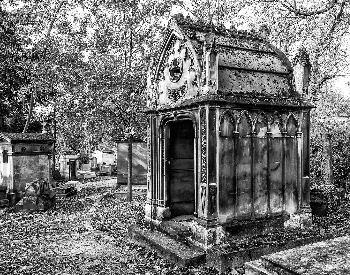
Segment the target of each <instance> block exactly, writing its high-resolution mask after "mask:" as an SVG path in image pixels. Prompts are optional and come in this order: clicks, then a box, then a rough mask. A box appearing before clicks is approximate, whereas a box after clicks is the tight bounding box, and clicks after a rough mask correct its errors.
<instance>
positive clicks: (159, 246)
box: [129, 225, 206, 266]
mask: <svg viewBox="0 0 350 275" xmlns="http://www.w3.org/2000/svg"><path fill="white" fill-rule="evenodd" d="M129 236H130V237H131V239H132V240H133V241H135V242H137V243H138V244H140V245H142V246H145V247H148V248H150V249H155V250H156V251H157V252H158V253H159V254H160V255H161V256H163V257H165V258H167V259H168V260H170V261H172V262H174V263H176V264H179V265H182V266H188V265H196V264H200V263H204V262H205V259H206V253H205V252H204V250H202V249H200V248H198V247H196V246H193V245H188V244H184V243H182V242H180V241H178V240H174V239H173V238H171V237H169V236H167V235H165V234H164V233H162V232H159V231H157V230H149V229H141V228H140V227H139V226H137V225H133V226H131V227H129Z"/></svg>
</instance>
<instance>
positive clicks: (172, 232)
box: [159, 221, 192, 240]
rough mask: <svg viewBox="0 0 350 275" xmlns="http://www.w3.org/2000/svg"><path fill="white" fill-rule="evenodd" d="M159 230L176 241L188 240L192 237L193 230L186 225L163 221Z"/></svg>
mask: <svg viewBox="0 0 350 275" xmlns="http://www.w3.org/2000/svg"><path fill="white" fill-rule="evenodd" d="M159 230H160V231H161V232H163V233H165V234H168V235H169V236H170V237H172V238H174V239H176V240H177V239H186V238H187V237H190V236H192V230H191V228H190V227H189V226H186V225H185V224H184V223H181V222H176V221H163V222H161V224H160V225H159Z"/></svg>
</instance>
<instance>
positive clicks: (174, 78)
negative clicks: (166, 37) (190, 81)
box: [169, 57, 183, 83]
mask: <svg viewBox="0 0 350 275" xmlns="http://www.w3.org/2000/svg"><path fill="white" fill-rule="evenodd" d="M182 72H183V60H182V58H181V57H176V58H174V59H173V60H171V62H170V66H169V73H170V80H171V82H174V83H175V82H178V81H179V80H180V78H181V76H182Z"/></svg>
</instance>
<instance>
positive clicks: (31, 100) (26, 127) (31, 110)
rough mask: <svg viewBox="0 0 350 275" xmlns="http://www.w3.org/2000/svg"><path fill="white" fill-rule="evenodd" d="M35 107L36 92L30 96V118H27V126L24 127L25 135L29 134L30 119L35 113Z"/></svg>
mask: <svg viewBox="0 0 350 275" xmlns="http://www.w3.org/2000/svg"><path fill="white" fill-rule="evenodd" d="M33 105H34V92H33V91H32V92H31V94H30V103H29V111H28V116H27V120H26V125H25V126H24V129H23V133H27V131H28V127H29V123H30V119H31V117H32V113H33Z"/></svg>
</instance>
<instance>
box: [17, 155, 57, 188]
mask: <svg viewBox="0 0 350 275" xmlns="http://www.w3.org/2000/svg"><path fill="white" fill-rule="evenodd" d="M12 157H13V178H14V180H13V181H14V183H13V189H14V191H15V192H18V191H24V190H25V185H26V183H28V182H31V181H33V180H35V179H48V178H49V176H50V173H49V172H50V164H49V158H48V156H47V155H14V156H12Z"/></svg>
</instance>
